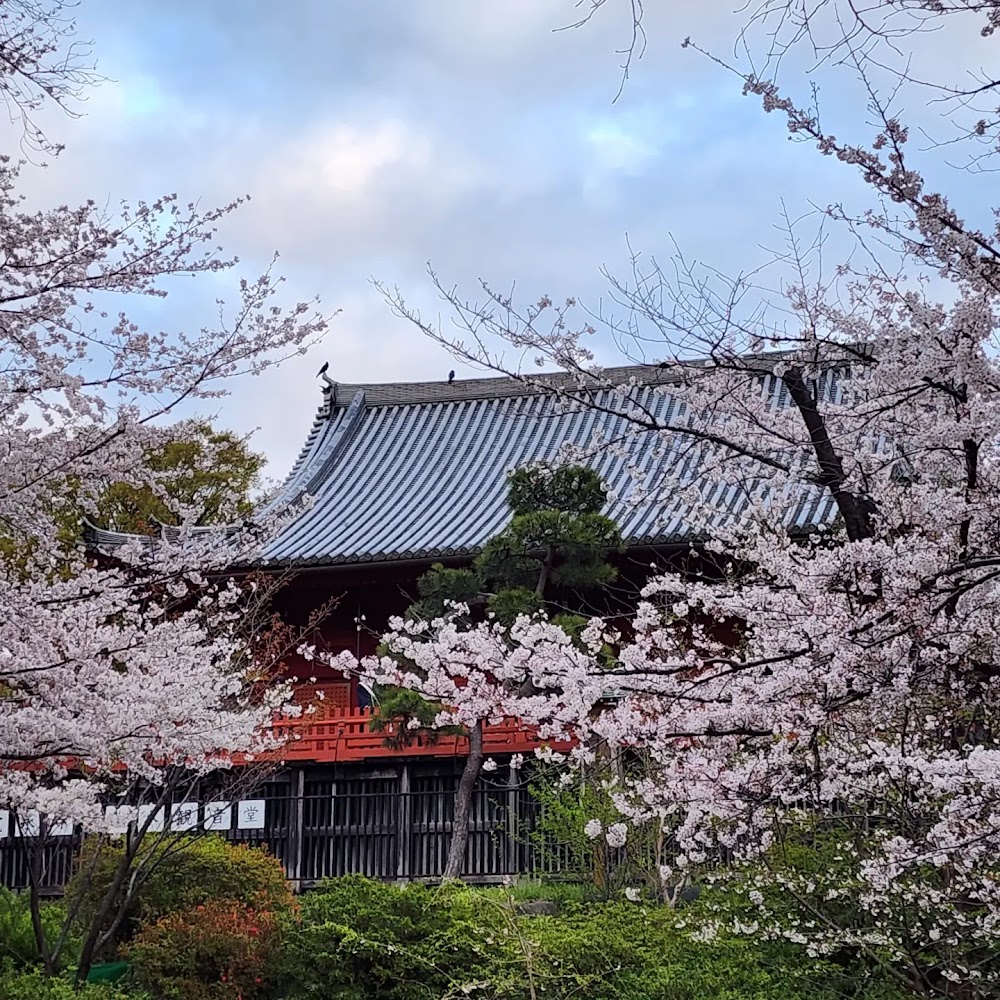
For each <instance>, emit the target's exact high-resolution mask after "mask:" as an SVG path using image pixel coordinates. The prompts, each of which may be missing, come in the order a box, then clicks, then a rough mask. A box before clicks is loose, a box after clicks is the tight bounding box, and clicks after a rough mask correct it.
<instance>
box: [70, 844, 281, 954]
mask: <svg viewBox="0 0 1000 1000" xmlns="http://www.w3.org/2000/svg"><path fill="white" fill-rule="evenodd" d="M147 839H148V841H149V842H148V845H147V844H144V845H143V847H142V849H141V851H140V859H141V864H142V865H143V867H146V868H148V870H149V875H148V876H147V877H146V878H145V879H144V881H142V883H141V885H140V887H139V890H138V892H137V894H136V897H135V899H134V900H133V902H132V904H131V905H130V906H129V910H128V914H127V916H126V919H125V921H124V922H123V924H122V928H121V931H120V934H119V940H129V939H130V938H131V937H133V936H134V934H135V933H136V931H138V929H139V927H140V925H141V924H143V923H152V922H155V921H157V920H159V919H160V917H163V916H165V915H166V914H168V913H175V912H177V911H178V910H185V909H190V908H191V907H194V906H197V905H199V904H200V903H207V902H208V901H209V900H213V899H216V900H217V899H232V900H236V901H238V902H241V903H246V904H247V905H258V906H262V907H263V908H265V909H269V910H287V909H288V908H289V907H290V906H291V904H292V892H291V888H290V886H289V884H288V880H287V879H286V878H285V873H284V871H283V870H282V868H281V864H280V862H279V861H278V860H277V859H276V858H274V857H273V856H272V855H270V854H268V853H267V852H266V851H263V850H261V849H259V848H254V847H245V846H243V845H242V844H231V843H229V842H228V841H226V840H224V839H223V838H222V837H216V836H202V837H187V838H183V839H178V838H175V837H171V838H163V837H157V836H155V835H154V836H152V837H150V838H147ZM123 851H124V848H123V846H122V845H121V844H120V843H109V842H108V841H107V840H106V839H101V838H96V837H95V838H91V839H90V840H88V841H87V842H86V843H85V844H84V846H83V850H82V851H81V855H80V862H79V864H78V866H77V869H76V872H75V874H74V875H73V878H72V879H71V880H70V882H69V884H68V885H67V887H66V900H67V903H68V904H70V905H72V904H73V903H74V902H76V901H77V900H79V901H80V909H79V919H80V921H81V922H82V923H83V924H85V925H89V923H90V921H91V920H93V919H94V916H95V914H96V912H97V909H98V907H99V905H100V902H101V900H102V899H103V897H104V894H105V892H106V891H107V889H108V887H109V886H110V885H111V882H112V879H113V878H114V875H115V872H116V870H117V868H118V865H119V864H120V862H121V860H122V856H123Z"/></svg>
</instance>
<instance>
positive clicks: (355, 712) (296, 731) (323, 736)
mask: <svg viewBox="0 0 1000 1000" xmlns="http://www.w3.org/2000/svg"><path fill="white" fill-rule="evenodd" d="M371 719H372V710H371V709H369V708H352V709H341V710H340V711H338V712H337V713H336V714H333V713H330V714H326V715H325V717H324V718H321V719H317V717H316V715H306V714H303V715H302V716H300V717H298V718H285V717H282V718H279V719H277V720H276V721H275V725H274V730H275V733H276V734H277V735H278V736H280V737H281V738H282V739H283V740H284V744H283V746H282V747H281V749H279V750H277V751H276V752H275V757H277V758H278V759H281V760H286V761H315V762H317V763H323V764H333V763H343V762H345V761H351V762H353V761H365V760H372V759H385V758H403V757H406V758H409V757H461V756H464V755H465V754H466V753H468V750H469V741H468V740H467V739H466V738H465V737H464V736H449V735H445V734H443V733H442V734H428V733H423V732H422V733H414V734H411V735H409V736H407V738H406V740H405V742H404V743H403V745H402V746H399V747H397V746H392V745H389V740H390V739H391V738H392V737H394V736H396V735H397V733H396V730H395V729H394V727H393V726H392V724H390V725H389V726H387V727H386V729H385V730H383V731H381V732H376V731H373V730H372V728H371ZM549 742H550V741H548V740H540V739H539V738H538V735H537V733H536V732H535V731H534V730H533V729H532V728H531V727H526V726H522V725H521V724H520V723H519V722H518V721H517V720H516V719H505V720H504V721H503V722H501V723H499V724H498V725H493V726H489V725H488V726H487V727H486V729H485V731H484V733H483V749H484V751H485V752H486V754H487V755H488V756H492V755H494V754H513V753H524V754H528V753H533V752H534V750H535V749H536V748H537V747H539V746H541V745H542V744H543V743H549ZM551 746H552V749H553V750H559V751H566V750H569V749H570V747H571V746H572V744H571V743H566V742H559V743H556V742H551Z"/></svg>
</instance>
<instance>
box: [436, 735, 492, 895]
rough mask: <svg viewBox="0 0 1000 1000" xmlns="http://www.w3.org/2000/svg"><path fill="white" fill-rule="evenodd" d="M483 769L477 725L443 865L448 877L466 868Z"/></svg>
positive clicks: (453, 876) (480, 736) (456, 797)
mask: <svg viewBox="0 0 1000 1000" xmlns="http://www.w3.org/2000/svg"><path fill="white" fill-rule="evenodd" d="M482 770H483V723H482V721H479V722H477V723H476V724H475V725H474V726H473V727H472V729H470V730H469V756H468V757H466V758H465V767H464V768H463V769H462V777H461V779H460V780H459V782H458V790H457V791H456V792H455V818H454V820H453V821H452V825H451V844H450V845H449V846H448V860H447V862H445V866H444V877H445V878H461V877H462V869H463V868H464V867H465V845H466V844H467V843H468V842H469V819H470V817H471V814H472V796H473V793H474V792H475V790H476V782H477V781H478V780H479V775H480V774H481V773H482Z"/></svg>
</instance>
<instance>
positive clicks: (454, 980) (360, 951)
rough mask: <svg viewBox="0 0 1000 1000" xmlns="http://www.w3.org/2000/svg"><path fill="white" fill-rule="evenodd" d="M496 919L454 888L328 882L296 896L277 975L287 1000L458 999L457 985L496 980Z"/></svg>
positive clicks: (499, 955) (501, 953) (501, 944)
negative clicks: (297, 906)
mask: <svg viewBox="0 0 1000 1000" xmlns="http://www.w3.org/2000/svg"><path fill="white" fill-rule="evenodd" d="M500 918H501V913H500V909H499V907H495V906H490V905H487V904H484V903H483V902H482V901H481V900H479V899H478V897H477V896H476V895H475V894H474V893H472V892H470V891H469V890H467V889H464V888H463V887H461V886H457V885H446V886H442V887H439V888H428V887H427V886H423V885H409V886H406V887H405V888H399V887H397V886H393V885H387V884H384V883H381V882H375V881H371V880H368V879H365V878H361V877H359V876H348V877H346V878H341V879H330V880H328V881H326V882H324V883H322V884H321V885H320V886H319V888H318V889H316V890H315V891H313V892H310V893H307V894H305V895H304V896H303V897H302V900H301V918H300V922H299V923H298V925H297V926H295V927H293V928H292V929H291V931H290V932H289V934H288V937H287V946H286V949H285V959H284V977H283V978H284V981H285V983H286V984H287V988H288V990H289V992H290V995H291V996H293V997H310V998H312V997H315V998H317V1000H319V998H322V1000H327V998H329V997H336V998H337V1000H368V998H374V997H378V998H379V1000H441V998H442V997H445V996H450V995H461V994H459V993H458V992H457V991H458V989H459V987H460V986H462V985H464V984H469V983H472V982H486V981H489V980H490V979H491V978H495V972H496V970H497V968H499V967H500V966H501V964H502V959H503V958H504V957H505V956H507V954H508V950H509V949H508V948H507V942H506V939H505V937H504V935H503V933H502V921H501V919H500ZM473 995H474V996H479V997H482V996H486V995H488V994H485V993H482V992H477V993H474V994H473Z"/></svg>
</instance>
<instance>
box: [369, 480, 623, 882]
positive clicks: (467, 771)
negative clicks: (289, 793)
mask: <svg viewBox="0 0 1000 1000" xmlns="http://www.w3.org/2000/svg"><path fill="white" fill-rule="evenodd" d="M606 502H607V493H606V491H605V489H604V486H603V485H602V483H601V479H600V477H599V476H598V475H597V473H595V472H594V471H593V470H591V469H588V468H585V467H583V466H563V467H560V468H548V467H544V466H531V467H527V468H522V469H518V470H516V471H515V472H513V473H511V474H510V476H509V478H508V493H507V504H508V507H509V508H510V512H511V520H510V523H509V524H508V525H507V527H506V528H505V529H504V530H503V531H501V532H500V533H499V534H498V535H496V536H495V537H493V538H492V539H490V540H489V541H488V542H487V543H486V545H485V546H484V548H483V551H482V552H481V553H480V555H479V556H478V557H477V558H476V559H475V560H474V562H473V564H472V566H471V567H469V568H463V569H455V568H450V567H445V566H443V565H442V564H440V563H436V564H435V565H433V566H432V567H431V568H430V569H429V570H428V571H427V572H426V573H424V574H423V576H421V577H420V579H419V580H418V581H417V591H418V595H419V596H418V599H417V600H416V601H415V602H414V603H413V604H412V605H411V606H410V607H409V609H408V610H407V612H406V616H407V617H408V618H409V619H411V620H412V621H418V622H423V623H428V624H429V623H432V622H433V621H435V620H439V619H442V618H445V617H448V616H449V615H453V614H454V612H455V606H456V605H461V606H463V607H464V609H467V610H463V611H462V612H461V617H462V620H463V621H464V622H466V623H467V624H469V625H472V624H474V623H475V622H477V621H482V620H483V618H484V617H487V616H490V617H493V618H494V619H495V620H497V621H499V622H501V623H502V624H503V625H505V626H507V627H509V626H511V625H512V624H513V623H514V622H515V620H516V619H517V618H518V616H520V615H536V614H545V615H548V616H549V617H550V618H551V619H552V620H553V621H556V622H558V623H559V624H560V625H561V626H562V627H563V628H564V629H566V630H567V632H569V633H570V634H572V633H573V631H574V630H576V629H578V628H579V627H581V626H582V625H583V624H584V623H585V622H586V620H587V619H586V618H585V617H583V616H582V615H581V614H579V611H580V610H582V609H581V608H580V607H579V596H578V592H580V591H584V590H591V589H594V588H598V587H602V586H606V585H608V584H610V583H612V582H613V581H614V580H615V578H616V576H617V570H616V569H615V568H614V566H612V565H611V564H610V563H609V562H608V561H607V557H608V555H609V554H610V553H611V552H614V551H620V550H621V534H620V532H619V530H618V526H617V525H616V524H615V522H614V521H613V520H611V519H610V518H608V517H606V516H605V515H603V514H602V513H601V511H602V510H603V508H604V506H605V504H606ZM410 667H411V669H412V665H410ZM522 690H523V693H525V694H529V693H530V691H531V687H530V680H528V679H527V678H526V679H525V680H524V683H523V685H522ZM376 694H377V696H378V699H379V714H378V715H377V716H376V718H375V719H374V720H373V728H376V729H380V730H383V731H384V730H385V728H386V727H387V726H388V725H389V724H390V723H391V724H392V725H393V730H394V731H395V732H397V733H401V734H409V735H413V734H415V733H418V732H427V731H428V730H433V731H435V732H440V731H441V730H440V729H439V728H437V727H435V725H434V721H435V718H436V717H437V715H438V713H439V711H440V708H441V706H440V705H438V704H435V703H434V702H433V701H429V700H427V699H426V698H424V697H423V696H422V695H421V693H420V692H419V691H415V690H413V689H412V688H398V687H395V688H387V687H380V688H378V689H377V691H376ZM447 731H449V732H463V731H464V732H465V734H466V735H467V736H468V739H469V754H468V757H467V758H466V761H465V766H464V768H463V771H462V776H461V779H460V780H459V786H458V790H457V791H456V794H455V814H454V822H453V826H452V830H453V833H452V841H451V845H450V848H449V852H448V860H447V863H446V865H445V871H444V875H445V877H446V878H457V877H458V876H460V875H461V873H462V867H463V862H464V858H465V845H466V842H467V841H468V830H469V815H470V809H471V804H472V795H473V791H474V789H475V786H476V782H477V781H478V780H479V776H480V774H481V773H482V767H483V761H484V759H485V754H484V752H483V721H482V720H479V721H478V722H476V723H475V724H474V725H471V726H469V727H467V728H466V729H464V730H460V729H456V728H454V727H449V728H448V730H447ZM399 739H400V740H401V741H402V740H405V739H406V735H403V736H401V737H399Z"/></svg>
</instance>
